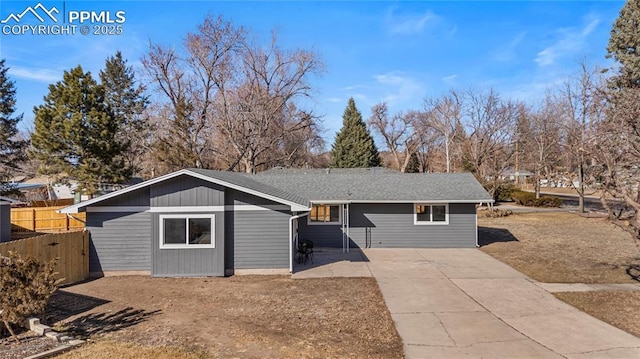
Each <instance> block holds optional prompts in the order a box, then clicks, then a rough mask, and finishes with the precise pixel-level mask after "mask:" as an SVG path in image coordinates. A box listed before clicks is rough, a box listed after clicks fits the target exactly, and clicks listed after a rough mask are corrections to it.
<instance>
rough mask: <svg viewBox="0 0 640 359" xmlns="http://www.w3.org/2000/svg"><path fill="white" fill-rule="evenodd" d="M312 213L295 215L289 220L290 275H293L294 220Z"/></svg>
mask: <svg viewBox="0 0 640 359" xmlns="http://www.w3.org/2000/svg"><path fill="white" fill-rule="evenodd" d="M309 213H311V212H304V213H301V214H296V215H293V216H291V217H290V218H289V273H293V256H294V254H293V220H294V219H298V218H301V217H305V216H308V215H309Z"/></svg>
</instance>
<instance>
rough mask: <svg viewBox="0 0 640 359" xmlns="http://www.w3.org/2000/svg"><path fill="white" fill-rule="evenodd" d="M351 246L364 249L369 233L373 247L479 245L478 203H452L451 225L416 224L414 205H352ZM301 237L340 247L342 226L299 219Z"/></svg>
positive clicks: (323, 244)
mask: <svg viewBox="0 0 640 359" xmlns="http://www.w3.org/2000/svg"><path fill="white" fill-rule="evenodd" d="M349 214H350V215H349V217H350V228H349V237H350V239H351V243H352V245H357V246H359V247H361V248H364V247H365V245H366V239H367V238H366V237H367V232H368V233H369V238H370V245H371V247H373V248H376V247H379V248H465V247H467V248H468V247H475V245H476V212H475V204H450V205H449V224H448V225H415V224H414V215H413V204H411V203H407V204H352V205H350V208H349ZM299 223H300V227H299V234H300V238H303V239H310V240H312V241H313V242H314V244H315V245H316V246H326V247H341V246H342V228H341V226H340V225H336V226H329V225H315V226H314V225H307V220H306V218H303V219H301V220H300V222H299Z"/></svg>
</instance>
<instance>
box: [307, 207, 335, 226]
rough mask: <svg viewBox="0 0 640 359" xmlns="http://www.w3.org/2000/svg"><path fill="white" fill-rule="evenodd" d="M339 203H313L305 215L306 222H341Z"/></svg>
mask: <svg viewBox="0 0 640 359" xmlns="http://www.w3.org/2000/svg"><path fill="white" fill-rule="evenodd" d="M340 207H341V206H340V205H339V204H313V205H311V212H310V213H309V215H308V216H307V223H308V224H312V225H315V224H325V225H326V224H342V210H341V208H340Z"/></svg>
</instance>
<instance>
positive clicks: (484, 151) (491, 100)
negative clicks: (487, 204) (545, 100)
mask: <svg viewBox="0 0 640 359" xmlns="http://www.w3.org/2000/svg"><path fill="white" fill-rule="evenodd" d="M466 100H467V101H466V102H467V103H466V111H465V115H466V116H465V119H466V121H465V122H466V123H465V127H466V129H467V132H468V134H467V136H466V138H464V139H462V141H461V144H460V145H461V147H462V153H463V156H464V159H465V161H466V162H467V165H468V167H469V168H470V169H471V170H472V171H473V172H474V174H475V175H476V177H477V178H478V179H479V180H480V181H482V182H485V181H487V180H488V179H491V180H492V182H493V184H494V185H493V188H495V187H496V184H497V181H498V177H499V176H500V174H501V173H502V171H503V170H504V169H505V168H507V167H508V166H509V165H510V160H511V157H512V155H513V146H512V139H513V133H514V129H515V121H516V117H517V116H518V107H519V104H517V103H515V102H513V101H510V100H507V101H505V100H502V99H501V98H500V97H499V96H498V94H497V93H496V92H495V91H494V90H493V89H489V90H488V91H474V90H469V91H467V96H466Z"/></svg>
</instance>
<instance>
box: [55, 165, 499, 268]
mask: <svg viewBox="0 0 640 359" xmlns="http://www.w3.org/2000/svg"><path fill="white" fill-rule="evenodd" d="M483 202H484V203H487V202H492V198H491V196H490V195H489V194H488V193H487V192H486V191H485V190H484V189H483V188H482V186H481V185H480V184H479V183H478V182H477V181H476V179H475V178H474V177H473V175H471V174H468V173H455V174H454V173H448V174H444V173H439V174H436V173H429V174H424V173H420V174H407V173H399V172H395V171H390V170H386V169H382V168H373V169H321V170H319V169H301V170H292V169H281V168H275V169H272V170H269V171H266V172H263V173H261V174H258V175H249V174H243V173H235V172H222V171H213V170H204V169H185V170H180V171H177V172H173V173H170V174H167V175H164V176H161V177H157V178H154V179H151V180H148V181H145V182H142V183H139V184H136V185H133V186H131V187H127V188H125V189H122V190H119V191H116V192H112V193H109V194H106V195H103V196H101V197H97V198H94V199H91V200H88V201H85V202H81V203H78V204H75V205H73V206H69V207H66V208H63V209H61V210H60V212H62V213H67V214H68V215H70V216H73V214H74V213H78V212H83V211H84V212H86V217H87V219H86V228H87V229H88V230H89V231H90V232H91V241H90V243H91V245H90V254H89V255H90V257H89V263H90V271H91V272H92V273H93V274H97V275H100V274H108V273H109V272H121V271H129V272H132V271H135V272H144V273H150V274H151V275H153V276H223V275H229V274H233V273H240V272H247V273H249V272H252V271H258V270H261V271H264V270H270V271H273V272H288V271H291V270H292V269H293V259H294V253H295V248H296V247H295V244H296V243H297V241H298V240H299V239H300V240H302V239H306V240H311V241H313V242H314V244H315V247H342V248H343V249H344V250H345V251H346V250H349V248H350V247H353V246H358V247H360V248H368V247H424V248H439V247H448V248H453V247H475V246H476V245H477V218H476V206H477V205H478V204H482V203H483Z"/></svg>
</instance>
